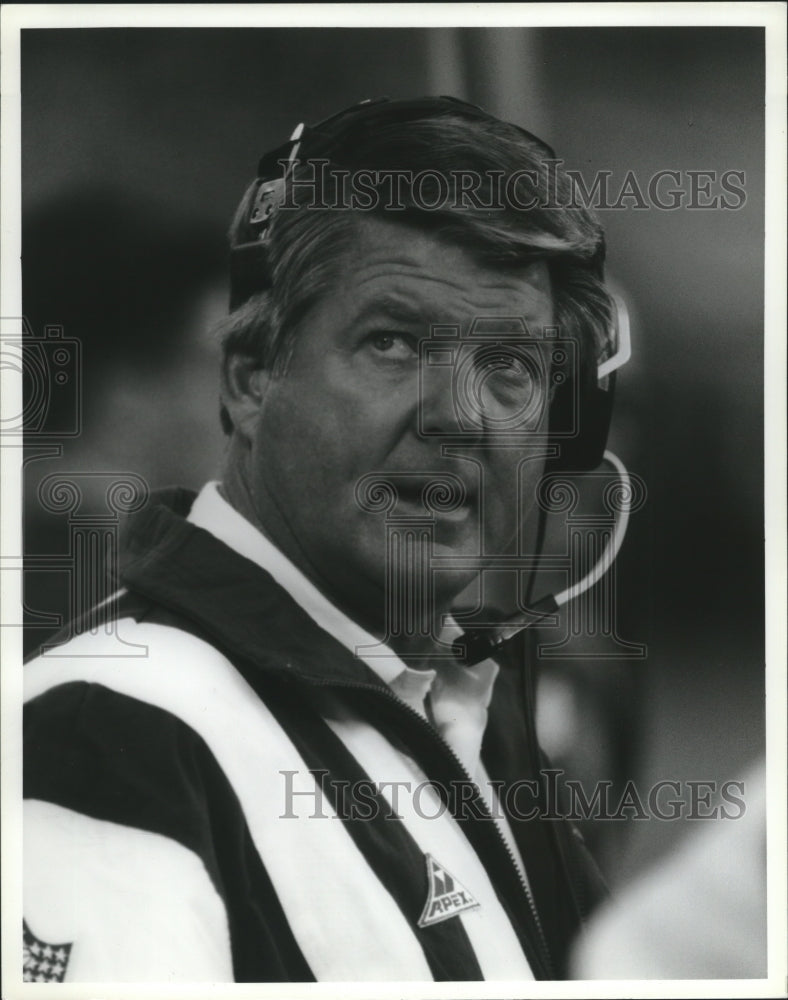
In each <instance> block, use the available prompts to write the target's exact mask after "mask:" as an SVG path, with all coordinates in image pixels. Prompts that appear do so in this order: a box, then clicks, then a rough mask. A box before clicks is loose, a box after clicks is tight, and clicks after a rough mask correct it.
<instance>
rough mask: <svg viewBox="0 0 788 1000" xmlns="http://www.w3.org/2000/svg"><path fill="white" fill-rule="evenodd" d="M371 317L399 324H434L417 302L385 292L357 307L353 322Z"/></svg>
mask: <svg viewBox="0 0 788 1000" xmlns="http://www.w3.org/2000/svg"><path fill="white" fill-rule="evenodd" d="M372 316H384V317H386V318H388V319H393V320H396V321H398V322H401V323H410V324H417V323H418V324H424V323H426V324H430V323H435V322H436V319H435V317H434V316H433V317H430V316H429V315H428V313H427V311H426V309H425V308H424V307H423V306H421V305H419V304H418V303H417V302H412V301H409V300H408V299H406V298H403V297H401V296H399V295H392V294H391V293H390V292H386V293H384V294H382V295H378V296H375V297H374V298H371V299H369V300H368V301H367V302H364V303H363V304H362V305H360V306H359V309H358V312H357V313H356V315H355V316H354V322H356V323H358V322H362V321H363V320H365V319H369V318H370V317H372Z"/></svg>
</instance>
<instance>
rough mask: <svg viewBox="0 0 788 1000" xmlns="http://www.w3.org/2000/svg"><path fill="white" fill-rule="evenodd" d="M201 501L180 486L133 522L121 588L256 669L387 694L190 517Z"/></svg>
mask: <svg viewBox="0 0 788 1000" xmlns="http://www.w3.org/2000/svg"><path fill="white" fill-rule="evenodd" d="M195 496H196V494H194V493H193V492H190V491H186V490H182V489H177V490H168V491H163V492H162V493H160V494H154V496H153V498H152V503H151V504H150V505H149V506H147V507H146V508H145V509H144V510H142V511H140V512H138V513H137V514H134V515H132V517H131V518H129V520H128V522H127V524H126V526H125V530H124V533H123V539H122V546H121V553H120V580H121V583H122V584H123V585H124V586H126V587H128V588H129V589H130V590H132V591H134V592H136V593H138V594H141V595H142V596H144V597H146V598H148V599H150V600H152V601H154V602H155V603H157V604H159V605H161V606H162V607H164V608H166V609H167V610H168V611H171V612H174V613H175V614H178V615H182V616H184V617H185V618H186V619H188V620H189V621H190V622H192V623H194V624H195V625H197V626H198V627H199V629H200V631H201V632H203V633H204V634H206V635H207V636H209V637H210V638H211V639H212V640H214V641H216V642H217V643H218V644H219V645H220V646H221V647H222V648H224V649H226V650H228V651H232V652H233V653H235V654H236V655H239V656H241V657H243V658H244V659H245V660H249V661H252V662H253V663H254V664H255V665H257V666H260V667H263V668H265V669H275V670H277V671H279V672H284V673H285V674H290V675H292V676H300V677H301V678H303V679H305V680H310V681H313V682H319V683H325V682H331V681H334V682H340V683H352V684H359V683H362V684H365V685H372V686H375V687H378V688H383V689H386V685H385V683H384V682H383V681H382V680H381V679H380V678H379V677H378V676H377V675H376V674H375V673H374V672H373V671H372V670H371V669H370V668H369V667H368V666H367V665H366V664H365V663H363V662H362V661H360V660H359V659H357V658H356V657H355V656H354V655H353V654H352V653H351V652H350V651H349V650H348V649H346V648H345V647H344V646H343V645H342V644H341V643H340V642H338V641H337V640H336V639H335V638H334V637H333V636H332V635H331V634H330V633H328V632H326V631H324V630H323V629H321V628H320V627H319V626H318V625H317V624H316V623H315V622H314V621H313V620H312V618H310V616H309V615H308V614H307V613H306V611H304V610H303V609H302V608H301V607H300V606H299V605H298V604H297V603H296V602H295V601H294V600H293V599H292V598H291V597H290V595H289V594H288V593H287V592H286V591H285V590H284V589H283V588H282V587H280V586H279V584H278V583H277V582H276V581H275V580H274V579H273V577H272V576H271V575H270V573H268V572H266V571H265V570H264V569H262V568H261V567H260V566H258V565H257V564H256V563H254V562H252V561H251V560H249V559H246V558H244V557H243V556H242V555H239V554H238V553H237V552H234V551H233V550H232V549H231V548H229V547H228V546H227V545H225V544H224V543H223V542H221V541H219V540H218V539H216V538H215V537H214V536H213V535H212V534H211V533H210V532H208V531H206V530H204V529H203V528H200V527H197V526H196V525H194V524H191V523H189V522H188V521H187V520H186V519H185V515H186V514H187V513H188V510H189V508H190V507H191V505H192V503H193V501H194V499H195Z"/></svg>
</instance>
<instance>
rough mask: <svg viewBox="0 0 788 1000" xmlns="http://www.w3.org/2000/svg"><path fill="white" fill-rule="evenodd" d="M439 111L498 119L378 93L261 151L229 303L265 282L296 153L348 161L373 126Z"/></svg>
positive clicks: (446, 100)
mask: <svg viewBox="0 0 788 1000" xmlns="http://www.w3.org/2000/svg"><path fill="white" fill-rule="evenodd" d="M443 116H460V117H462V118H465V119H467V120H469V121H479V122H500V121H501V119H499V118H496V117H495V116H494V115H491V114H489V113H488V112H487V111H485V110H484V109H483V108H480V107H479V106H478V105H476V104H469V103H468V102H467V101H461V100H458V99H457V98H456V97H448V96H443V95H442V96H438V97H419V98H414V99H411V100H391V98H388V97H380V98H377V99H374V100H366V101H361V102H360V103H358V104H354V105H351V106H350V107H348V108H345V109H344V110H342V111H338V112H337V113H336V114H333V115H331V116H330V117H328V118H325V119H324V120H323V121H321V122H319V123H318V124H317V125H311V126H310V125H304V124H303V123H301V124H299V125H297V126H296V128H295V130H294V131H293V134H292V135H291V137H290V139H288V141H287V142H284V143H282V144H281V145H279V146H277V147H276V148H275V149H272V150H269V151H268V152H267V153H265V154H263V156H262V157H261V158H260V161H259V163H258V167H257V179H256V181H255V185H256V191H255V196H254V199H253V200H252V203H251V207H250V209H249V212H248V215H247V218H246V220H245V223H246V226H245V228H247V229H248V230H251V231H252V232H253V233H254V239H252V240H249V241H247V242H244V243H240V244H238V245H237V246H235V247H233V248H232V250H231V258H230V285H231V296H230V309H231V310H232V309H237V308H238V306H239V305H242V304H243V302H245V301H246V300H247V299H248V298H250V297H251V296H252V295H254V294H255V293H257V292H261V291H264V290H265V289H266V288H267V287H268V275H267V268H266V254H265V240H266V237H267V233H268V229H269V226H270V224H271V221H272V219H273V217H274V215H275V213H276V211H277V209H278V208H279V206H280V205H281V204H282V202H283V201H284V198H285V186H286V184H287V180H288V177H289V174H290V172H291V170H292V169H293V166H294V164H295V163H296V162H297V160H298V159H301V160H322V161H328V162H329V163H330V164H331V165H332V166H334V167H338V168H346V167H348V166H353V159H354V152H355V150H356V149H358V148H359V146H363V144H364V142H365V140H366V139H367V137H369V136H371V135H373V134H374V132H375V131H376V129H377V128H378V127H380V126H382V125H391V124H400V123H403V122H408V121H418V120H424V119H429V118H440V117H443ZM506 124H508V125H509V127H511V128H513V129H516V131H518V132H519V133H520V134H521V135H522V136H523V137H524V138H526V139H527V140H528V141H529V142H530V143H532V144H533V145H535V146H537V147H538V149H539V151H540V152H541V153H542V155H543V157H544V158H545V159H552V160H554V159H555V158H556V156H555V152H554V150H553V149H552V147H551V146H549V145H548V144H547V143H546V142H543V141H542V140H541V139H539V138H538V137H537V136H535V135H533V133H531V132H528V131H527V130H526V129H524V128H520V126H519V125H512V124H511V123H506ZM601 256H603V255H601ZM600 263H601V260H600Z"/></svg>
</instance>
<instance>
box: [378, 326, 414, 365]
mask: <svg viewBox="0 0 788 1000" xmlns="http://www.w3.org/2000/svg"><path fill="white" fill-rule="evenodd" d="M368 343H369V344H370V346H371V347H372V348H373V350H374V351H375V352H376V353H377V354H381V355H384V356H385V357H387V358H389V359H391V360H392V361H398V360H403V361H404V360H406V359H408V358H412V357H414V356H415V355H416V353H417V349H416V344H415V341H414V339H413V338H412V337H411V336H409V335H408V334H405V333H390V332H388V331H385V330H382V331H380V332H376V333H373V334H371V336H370V337H369V340H368Z"/></svg>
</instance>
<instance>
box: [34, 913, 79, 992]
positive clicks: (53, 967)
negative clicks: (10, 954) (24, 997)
mask: <svg viewBox="0 0 788 1000" xmlns="http://www.w3.org/2000/svg"><path fill="white" fill-rule="evenodd" d="M22 931H23V933H24V949H23V960H22V981H23V982H25V983H62V982H63V977H64V976H65V974H66V968H67V967H68V959H69V955H70V954H71V945H70V944H47V943H46V941H42V940H41V939H40V938H37V937H36V936H35V934H34V933H33V932H32V931H31V930H30V928H29V927H28V926H27V924H26V923H25V922H24V921H22Z"/></svg>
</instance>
